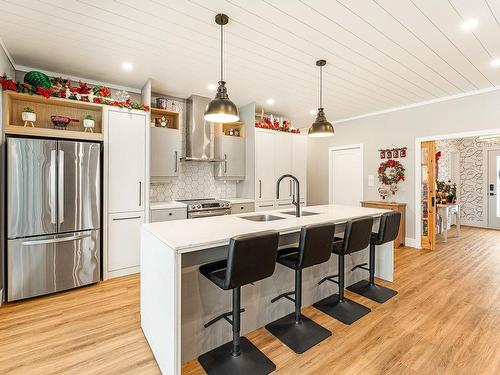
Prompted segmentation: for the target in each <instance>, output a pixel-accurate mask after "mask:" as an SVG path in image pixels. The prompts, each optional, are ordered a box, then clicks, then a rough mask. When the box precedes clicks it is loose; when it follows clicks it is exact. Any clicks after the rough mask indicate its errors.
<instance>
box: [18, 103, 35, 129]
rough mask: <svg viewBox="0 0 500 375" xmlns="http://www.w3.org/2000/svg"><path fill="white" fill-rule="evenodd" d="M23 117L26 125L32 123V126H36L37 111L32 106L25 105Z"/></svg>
mask: <svg viewBox="0 0 500 375" xmlns="http://www.w3.org/2000/svg"><path fill="white" fill-rule="evenodd" d="M21 117H22V119H23V121H24V126H25V127H26V126H28V125H31V127H33V128H34V127H35V124H34V123H35V121H36V113H35V111H34V110H33V108H31V107H24V109H23V112H22V113H21Z"/></svg>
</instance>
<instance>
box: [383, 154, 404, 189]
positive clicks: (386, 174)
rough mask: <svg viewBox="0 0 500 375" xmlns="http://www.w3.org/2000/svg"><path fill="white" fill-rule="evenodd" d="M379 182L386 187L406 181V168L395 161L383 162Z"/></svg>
mask: <svg viewBox="0 0 500 375" xmlns="http://www.w3.org/2000/svg"><path fill="white" fill-rule="evenodd" d="M378 180H379V181H380V182H381V183H382V184H384V185H392V184H397V183H398V182H399V181H404V180H405V168H404V167H403V165H402V164H401V163H400V162H399V161H397V160H393V159H389V160H387V161H383V162H382V163H380V166H379V167H378Z"/></svg>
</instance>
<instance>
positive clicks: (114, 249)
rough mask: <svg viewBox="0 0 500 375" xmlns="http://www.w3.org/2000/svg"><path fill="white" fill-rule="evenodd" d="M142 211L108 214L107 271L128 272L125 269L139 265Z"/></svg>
mask: <svg viewBox="0 0 500 375" xmlns="http://www.w3.org/2000/svg"><path fill="white" fill-rule="evenodd" d="M143 223H144V211H138V212H125V213H119V214H109V216H108V246H107V249H108V272H120V271H124V272H123V274H128V273H130V272H126V270H127V269H130V268H133V267H139V266H140V263H141V262H140V258H141V257H140V248H141V236H140V234H141V225H142V224H143Z"/></svg>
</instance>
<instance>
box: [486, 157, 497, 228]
mask: <svg viewBox="0 0 500 375" xmlns="http://www.w3.org/2000/svg"><path fill="white" fill-rule="evenodd" d="M487 190H488V198H487V199H488V226H489V227H491V228H500V149H492V150H488V189H487Z"/></svg>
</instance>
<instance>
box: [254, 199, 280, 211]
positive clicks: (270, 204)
mask: <svg viewBox="0 0 500 375" xmlns="http://www.w3.org/2000/svg"><path fill="white" fill-rule="evenodd" d="M275 207H276V206H275V204H274V201H267V202H255V212H259V211H269V210H274V208H275Z"/></svg>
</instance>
